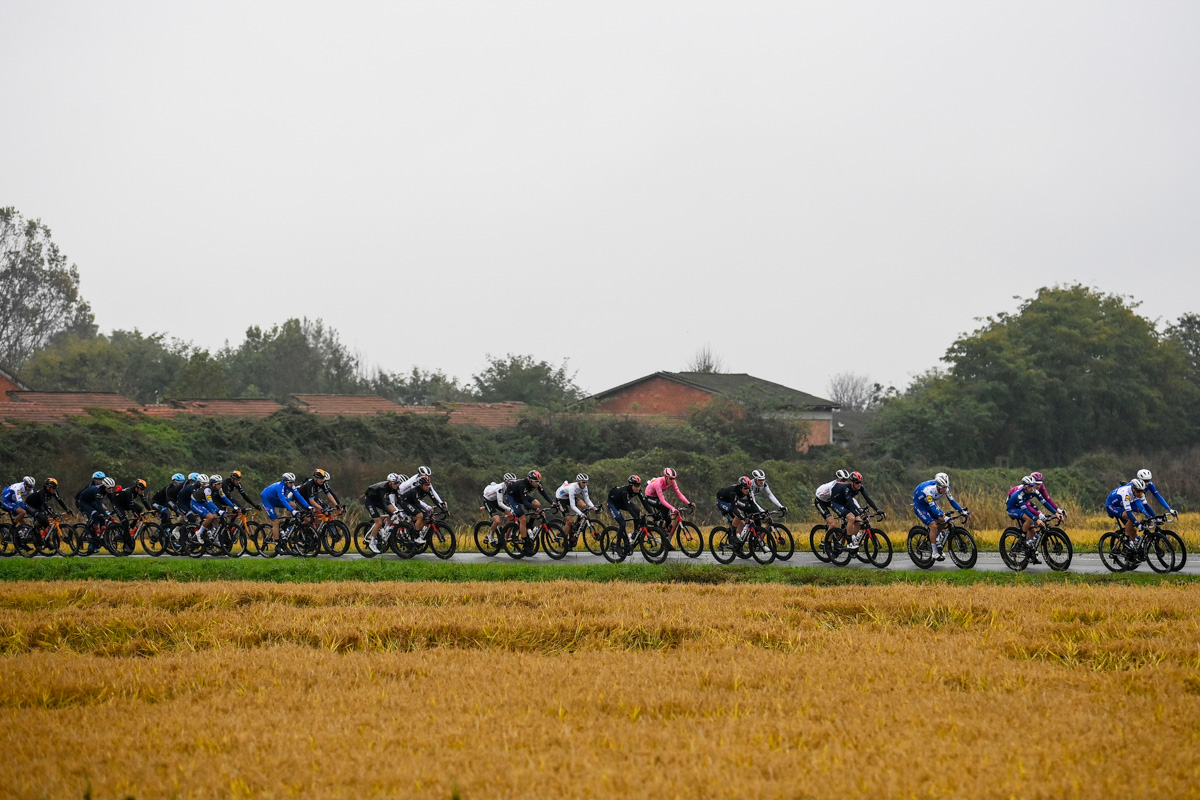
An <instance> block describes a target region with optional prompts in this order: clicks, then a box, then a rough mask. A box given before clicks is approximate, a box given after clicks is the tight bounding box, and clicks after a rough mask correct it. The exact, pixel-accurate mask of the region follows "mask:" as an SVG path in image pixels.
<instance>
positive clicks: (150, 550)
mask: <svg viewBox="0 0 1200 800" xmlns="http://www.w3.org/2000/svg"><path fill="white" fill-rule="evenodd" d="M138 541H140V542H141V543H142V550H144V551H145V552H146V554H147V555H151V556H161V555H162V554H163V546H164V544H165V543H164V542H163V534H162V529H161V528H160V527H159V526H158V525H156V524H155V523H153V522H147V523H145V524H144V525H142V528H141V530H139V531H138Z"/></svg>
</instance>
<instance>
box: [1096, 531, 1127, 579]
mask: <svg viewBox="0 0 1200 800" xmlns="http://www.w3.org/2000/svg"><path fill="white" fill-rule="evenodd" d="M1096 550H1097V551H1098V552H1099V553H1100V563H1101V564H1103V565H1104V568H1105V569H1106V570H1108V571H1109V572H1125V571H1126V570H1127V569H1129V562H1128V560H1127V559H1126V557H1125V534H1123V533H1113V532H1112V531H1109V532H1108V533H1105V534H1103V535H1101V536H1100V541H1098V542H1097V543H1096Z"/></svg>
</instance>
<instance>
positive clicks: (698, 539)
mask: <svg viewBox="0 0 1200 800" xmlns="http://www.w3.org/2000/svg"><path fill="white" fill-rule="evenodd" d="M675 538H676V539H678V540H679V552H681V553H683V554H684V555H685V556H687V557H688V558H696V557H697V556H699V555H700V554H701V553H703V552H704V535H703V534H702V533H700V528H699V526H697V525H695V524H693V523H691V522H680V523H679V529H678V530H676V531H675Z"/></svg>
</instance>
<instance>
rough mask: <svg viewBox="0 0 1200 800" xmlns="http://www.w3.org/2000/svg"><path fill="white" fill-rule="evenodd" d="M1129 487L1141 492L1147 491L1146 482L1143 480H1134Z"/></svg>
mask: <svg viewBox="0 0 1200 800" xmlns="http://www.w3.org/2000/svg"><path fill="white" fill-rule="evenodd" d="M1143 471H1144V470H1143ZM1129 485H1130V486H1132V487H1133V488H1134V489H1135V490H1137V491H1139V492H1144V491H1146V482H1145V481H1144V480H1142V479H1141V478H1134V479H1133V480H1131V481H1130V482H1129Z"/></svg>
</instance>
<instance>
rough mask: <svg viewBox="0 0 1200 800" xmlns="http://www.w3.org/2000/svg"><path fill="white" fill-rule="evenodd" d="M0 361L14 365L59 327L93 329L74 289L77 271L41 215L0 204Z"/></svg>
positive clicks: (88, 332) (62, 329) (88, 331)
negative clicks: (37, 217) (27, 217)
mask: <svg viewBox="0 0 1200 800" xmlns="http://www.w3.org/2000/svg"><path fill="white" fill-rule="evenodd" d="M0 286H3V287H4V290H3V292H0V364H4V365H5V366H7V367H9V368H11V369H14V370H15V369H17V368H18V367H20V366H21V365H22V364H24V363H25V360H26V359H28V358H29V356H30V355H31V354H32V353H33V352H34V351H35V350H37V349H38V348H39V347H43V346H45V345H46V344H48V343H49V342H50V341H51V340H52V339H53V338H54V337H56V336H59V335H61V334H64V333H78V334H83V335H86V336H91V335H94V334H95V331H96V327H95V325H94V322H93V318H92V309H91V306H89V305H88V304H87V302H86V301H85V300H84V299H83V298H82V297H80V295H79V271H78V270H77V269H76V267H75V265H74V264H71V265H70V266H68V265H67V257H66V256H64V255H63V254H62V252H60V251H59V249H58V245H56V244H55V243H54V242H53V240H52V239H51V238H50V229H49V228H48V227H46V225H44V224H42V221H41V220H25V219H24V218H23V217H22V216H21V214H20V213H19V212H18V211H17V210H16V209H15V208H13V207H11V206H9V207H7V208H0Z"/></svg>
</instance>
